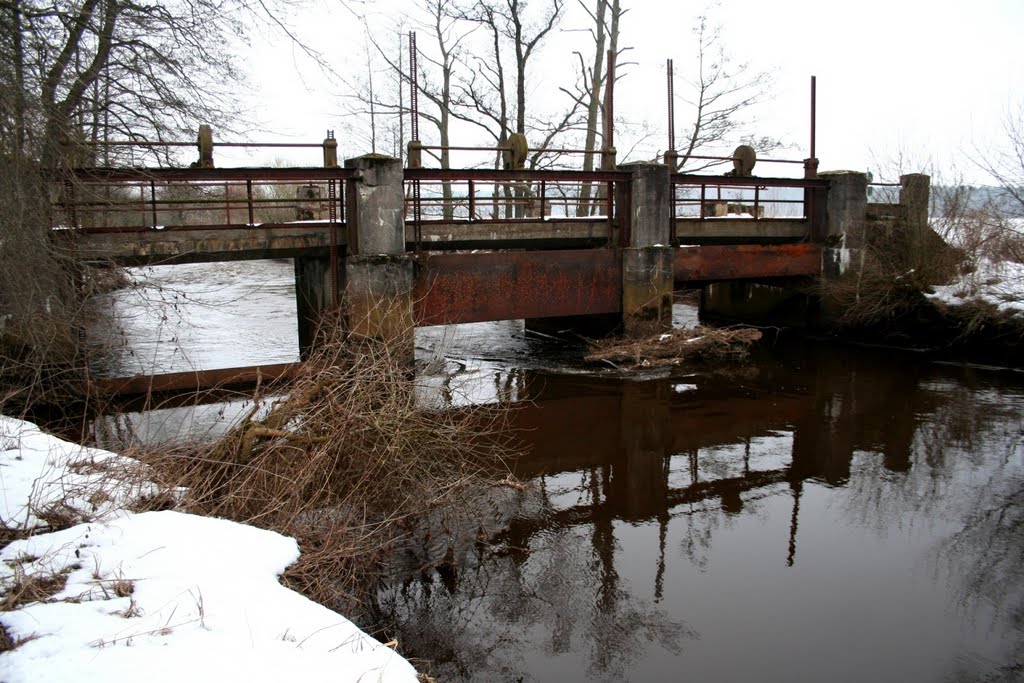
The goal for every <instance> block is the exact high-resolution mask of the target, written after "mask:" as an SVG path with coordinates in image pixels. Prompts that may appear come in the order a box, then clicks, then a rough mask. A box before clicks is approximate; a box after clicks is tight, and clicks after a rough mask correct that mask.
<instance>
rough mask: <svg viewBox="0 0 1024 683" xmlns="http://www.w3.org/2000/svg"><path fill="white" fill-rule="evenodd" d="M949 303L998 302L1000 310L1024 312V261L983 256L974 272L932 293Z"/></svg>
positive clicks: (932, 296)
mask: <svg viewBox="0 0 1024 683" xmlns="http://www.w3.org/2000/svg"><path fill="white" fill-rule="evenodd" d="M929 296H930V297H931V298H933V299H937V300H939V301H941V302H943V303H945V304H947V305H949V306H956V305H959V304H963V303H967V302H970V301H982V302H986V303H990V304H993V305H995V306H996V307H997V308H998V309H999V310H1000V311H1001V312H1003V313H1008V314H1011V315H1022V314H1024V264H1022V263H1014V262H1012V261H999V262H996V261H990V260H988V259H981V261H980V262H979V263H978V267H977V269H976V270H975V271H974V272H971V273H966V274H964V275H963V276H961V278H960V279H959V280H958V281H957V282H954V283H953V284H950V285H946V286H942V287H936V288H935V293H934V294H931V295H929Z"/></svg>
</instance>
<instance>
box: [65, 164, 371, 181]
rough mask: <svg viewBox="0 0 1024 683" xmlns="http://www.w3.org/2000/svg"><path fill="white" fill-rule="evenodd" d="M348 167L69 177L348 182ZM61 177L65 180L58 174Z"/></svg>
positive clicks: (84, 171) (79, 174) (77, 174)
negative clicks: (346, 180)
mask: <svg viewBox="0 0 1024 683" xmlns="http://www.w3.org/2000/svg"><path fill="white" fill-rule="evenodd" d="M354 173H355V172H354V171H353V170H352V169H348V168H324V167H322V166H314V167H307V168H77V169H72V170H71V171H69V172H68V174H69V175H70V176H71V177H73V178H74V179H75V180H78V181H80V182H87V183H117V182H133V181H134V182H139V181H156V182H188V181H218V180H266V181H288V182H293V181H301V180H345V179H346V178H350V177H352V176H353V175H354ZM56 176H57V177H58V178H61V177H65V176H64V175H63V174H61V173H57V174H56Z"/></svg>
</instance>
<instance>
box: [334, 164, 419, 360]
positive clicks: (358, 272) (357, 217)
mask: <svg viewBox="0 0 1024 683" xmlns="http://www.w3.org/2000/svg"><path fill="white" fill-rule="evenodd" d="M345 168H351V169H355V170H356V177H355V180H354V181H353V182H352V183H351V184H350V185H349V197H348V214H347V220H348V229H349V230H348V240H349V242H348V244H349V247H348V248H349V251H348V256H347V258H346V259H345V303H346V306H347V308H346V324H347V326H348V331H349V332H350V333H351V334H353V335H356V336H360V337H366V338H372V339H378V340H386V341H389V342H395V343H397V344H398V345H399V346H400V347H404V348H406V349H407V351H408V353H409V359H410V361H411V359H412V349H413V314H412V286H413V265H412V259H411V258H410V257H409V256H407V255H406V252H405V195H404V193H403V186H402V181H403V171H402V163H401V161H400V160H398V159H394V158H392V157H386V156H381V155H367V156H362V157H357V158H355V159H346V160H345Z"/></svg>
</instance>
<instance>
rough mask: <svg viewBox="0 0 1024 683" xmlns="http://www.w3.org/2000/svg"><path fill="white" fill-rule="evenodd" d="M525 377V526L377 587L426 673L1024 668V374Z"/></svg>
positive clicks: (863, 371) (814, 354)
mask: <svg viewBox="0 0 1024 683" xmlns="http://www.w3.org/2000/svg"><path fill="white" fill-rule="evenodd" d="M516 385H517V392H518V398H520V399H528V400H527V401H526V402H524V403H522V407H521V408H520V410H518V411H517V413H516V417H515V421H516V423H517V425H518V426H519V427H521V428H523V430H524V431H523V432H522V434H523V438H524V439H525V440H526V441H527V442H528V444H529V446H530V451H529V453H528V454H527V455H526V456H524V457H523V458H521V459H520V460H519V461H518V462H517V463H516V464H515V469H516V472H517V474H518V475H519V476H520V477H523V478H525V479H527V480H528V481H529V482H530V483H531V489H530V490H528V491H525V492H522V493H519V494H516V496H517V497H518V499H519V503H520V507H519V508H517V511H516V513H515V516H514V517H513V519H512V520H511V521H510V522H503V524H502V528H500V529H487V531H488V533H490V534H491V536H492V537H491V541H490V542H489V543H487V544H477V545H476V546H473V547H470V548H469V549H468V550H467V551H466V552H463V553H462V554H461V555H460V556H459V558H458V559H459V562H458V564H457V566H455V567H450V566H449V567H445V568H442V569H441V570H440V571H434V570H431V571H428V572H426V573H421V574H417V575H414V576H413V577H412V578H406V579H404V580H400V581H395V582H394V583H392V584H391V585H389V586H387V587H386V588H385V589H384V590H383V591H382V592H381V594H380V618H381V620H382V623H383V624H385V625H386V627H385V630H386V632H387V634H388V635H389V636H393V637H395V638H397V639H398V641H399V643H400V645H401V650H402V651H403V652H404V653H405V654H406V655H408V656H412V657H418V658H421V659H423V660H427V661H429V664H424V665H422V666H423V669H424V670H427V671H429V672H430V673H431V675H434V676H437V677H438V680H442V681H463V680H466V681H469V680H471V681H519V680H523V681H559V682H560V683H570V682H573V681H678V680H695V681H740V680H758V681H945V680H949V681H961V680H1017V677H1021V676H1024V673H1022V669H1021V666H1022V661H1024V658H1022V651H1024V650H1022V648H1024V562H1022V560H1024V443H1022V439H1024V381H1022V377H1021V375H1019V374H1014V373H1010V372H1006V371H992V370H983V369H969V368H963V367H956V366H948V365H941V364H935V363H924V362H919V361H918V360H917V359H916V358H915V357H912V356H906V355H899V354H896V353H878V352H869V351H864V350H856V349H836V348H822V347H817V348H816V347H813V346H805V347H798V348H790V349H789V350H783V349H775V350H774V351H773V352H772V353H771V354H764V355H762V356H760V357H758V358H757V359H755V361H753V362H751V363H749V364H746V365H743V366H738V367H736V366H734V367H730V368H724V369H719V370H718V371H714V372H711V371H702V372H695V373H693V374H689V375H677V376H673V377H660V378H656V377H651V378H647V379H643V378H641V379H630V378H624V377H617V376H588V375H580V374H562V373H557V372H545V371H527V372H524V373H520V374H519V375H518V377H517V381H516Z"/></svg>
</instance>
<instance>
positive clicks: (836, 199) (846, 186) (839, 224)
mask: <svg viewBox="0 0 1024 683" xmlns="http://www.w3.org/2000/svg"><path fill="white" fill-rule="evenodd" d="M819 176H820V177H821V178H823V179H825V180H828V182H829V186H828V199H827V201H826V208H825V235H824V236H823V237H824V239H825V249H824V251H823V252H822V277H839V276H840V275H842V274H843V273H844V272H845V271H846V270H847V269H848V268H849V267H850V264H851V263H853V262H856V261H859V254H860V250H861V249H863V247H864V229H865V226H866V224H867V207H868V177H867V174H865V173H859V172H857V171H826V172H824V173H821V174H819Z"/></svg>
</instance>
